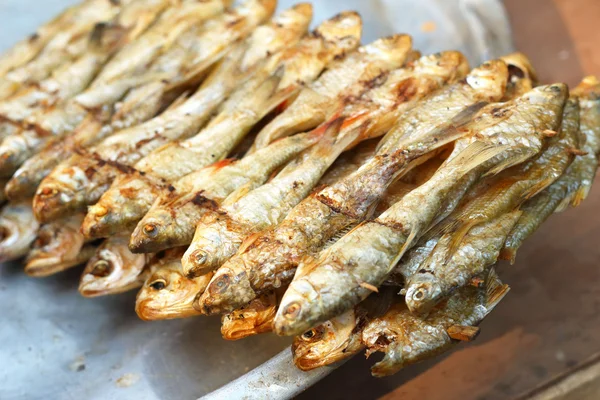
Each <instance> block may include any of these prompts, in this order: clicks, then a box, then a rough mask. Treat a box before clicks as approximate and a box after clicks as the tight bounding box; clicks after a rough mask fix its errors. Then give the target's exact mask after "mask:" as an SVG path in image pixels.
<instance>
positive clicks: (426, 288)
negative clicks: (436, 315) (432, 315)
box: [405, 273, 442, 315]
mask: <svg viewBox="0 0 600 400" xmlns="http://www.w3.org/2000/svg"><path fill="white" fill-rule="evenodd" d="M441 296H442V288H441V286H440V284H439V283H438V279H437V278H436V277H435V276H434V275H433V274H431V273H417V274H416V276H415V277H413V278H411V280H410V282H409V283H408V285H407V289H406V296H405V301H406V305H407V306H408V308H409V310H410V311H411V312H412V313H415V314H419V315H424V314H427V313H428V312H429V311H431V309H432V308H433V307H434V306H435V305H436V304H437V303H438V302H439V300H440V299H441Z"/></svg>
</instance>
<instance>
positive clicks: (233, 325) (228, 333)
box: [195, 278, 278, 340]
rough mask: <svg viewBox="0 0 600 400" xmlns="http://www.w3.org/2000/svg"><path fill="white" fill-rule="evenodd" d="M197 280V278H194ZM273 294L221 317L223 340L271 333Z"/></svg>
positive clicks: (273, 308) (274, 296)
mask: <svg viewBox="0 0 600 400" xmlns="http://www.w3.org/2000/svg"><path fill="white" fill-rule="evenodd" d="M195 279H199V278H195ZM277 304H278V302H277V294H276V293H275V292H272V293H269V294H265V295H263V296H260V297H257V298H256V299H254V300H252V301H251V302H250V303H248V304H246V305H245V306H242V307H240V308H238V309H236V310H234V311H232V312H230V313H228V314H224V315H223V316H222V317H221V335H222V336H223V339H225V340H239V339H243V338H246V337H248V336H252V335H258V334H261V333H266V332H271V330H272V327H271V325H272V323H273V318H275V311H276V310H277Z"/></svg>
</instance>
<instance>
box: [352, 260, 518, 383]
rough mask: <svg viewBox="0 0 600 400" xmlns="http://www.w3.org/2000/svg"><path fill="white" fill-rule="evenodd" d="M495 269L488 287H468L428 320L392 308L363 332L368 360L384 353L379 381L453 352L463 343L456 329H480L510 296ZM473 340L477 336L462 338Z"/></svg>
mask: <svg viewBox="0 0 600 400" xmlns="http://www.w3.org/2000/svg"><path fill="white" fill-rule="evenodd" d="M508 290H509V287H508V285H503V284H502V282H500V280H499V279H498V277H497V275H496V274H495V272H493V269H492V270H491V272H490V273H489V274H488V276H487V277H486V281H485V285H484V287H474V286H466V287H464V288H461V289H459V290H458V291H457V292H456V293H455V294H454V295H453V296H452V297H450V298H449V299H448V300H447V301H446V302H444V303H442V304H440V305H439V306H438V307H436V308H434V309H433V310H432V312H431V313H430V314H429V315H428V316H427V317H426V318H421V317H418V316H415V315H413V314H411V313H410V311H409V310H408V309H407V308H406V306H405V305H403V304H398V305H395V306H393V307H392V309H391V310H390V311H388V312H387V313H386V314H385V315H384V316H383V317H381V318H376V319H374V320H372V321H370V322H369V323H368V324H367V326H366V327H365V328H364V330H363V332H362V341H363V343H364V344H365V345H366V347H367V356H369V355H371V354H373V353H375V352H383V353H385V356H384V358H383V360H381V361H380V362H378V363H376V364H375V365H374V366H373V367H372V368H371V373H372V374H373V376H375V377H383V376H388V375H392V374H394V373H396V372H398V371H399V370H401V369H402V368H404V367H406V366H408V365H411V364H414V363H417V362H419V361H423V360H426V359H428V358H431V357H433V356H436V355H438V354H441V353H443V352H445V351H447V350H448V349H450V348H451V347H452V346H453V345H454V344H456V343H458V342H459V340H456V339H454V338H453V337H460V336H455V335H453V334H452V332H453V330H456V328H459V329H460V328H463V331H468V332H473V333H474V334H475V335H476V333H477V332H478V329H469V330H467V329H465V328H467V327H475V326H476V325H478V324H479V323H480V322H481V321H482V320H483V319H484V318H485V317H486V316H487V315H488V314H489V313H490V312H491V311H492V310H493V309H494V307H495V306H496V305H497V304H498V303H499V302H500V300H502V298H503V297H504V296H505V295H506V293H507V292H508ZM461 339H463V340H473V339H474V335H466V336H465V337H461Z"/></svg>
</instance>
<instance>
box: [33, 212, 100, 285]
mask: <svg viewBox="0 0 600 400" xmlns="http://www.w3.org/2000/svg"><path fill="white" fill-rule="evenodd" d="M81 221H83V214H82V213H79V214H75V215H73V216H71V217H68V218H65V219H62V220H58V221H55V222H52V223H49V224H44V225H42V226H40V228H39V230H38V232H37V237H36V239H35V241H34V242H33V244H32V249H31V251H30V252H29V254H28V255H27V259H26V261H25V273H26V274H27V275H29V276H35V277H44V276H49V275H52V274H55V273H57V272H61V271H64V270H66V269H68V268H71V267H74V266H76V265H79V264H81V263H84V262H86V261H87V260H88V259H89V258H90V257H92V255H93V254H94V252H95V246H93V245H91V244H86V243H85V239H84V237H83V235H82V234H81V232H79V227H80V226H81Z"/></svg>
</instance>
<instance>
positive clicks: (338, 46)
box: [130, 12, 362, 252]
mask: <svg viewBox="0 0 600 400" xmlns="http://www.w3.org/2000/svg"><path fill="white" fill-rule="evenodd" d="M361 27H362V23H361V20H360V17H359V16H358V15H357V14H356V13H354V12H347V13H342V14H339V15H337V16H335V17H333V18H332V19H330V20H327V21H325V22H323V23H322V24H321V25H320V26H319V27H318V28H317V31H316V33H314V34H311V35H309V36H307V37H306V38H304V39H303V40H301V41H300V42H299V43H298V45H296V46H295V47H294V48H292V49H289V50H287V51H285V52H283V53H281V54H279V55H276V56H275V57H274V58H273V59H271V60H269V61H268V64H271V65H270V66H269V67H268V68H267V69H266V70H267V71H268V70H271V71H275V74H274V75H271V76H269V77H267V78H266V79H265V80H254V81H250V82H248V83H247V84H246V85H245V88H244V89H242V90H245V91H246V90H247V91H248V92H247V93H252V95H251V96H248V97H246V98H244V99H241V100H240V101H239V102H237V101H236V102H235V103H234V105H233V106H232V107H231V108H230V107H229V106H228V104H227V103H226V104H225V105H224V110H223V111H222V113H221V114H220V115H219V116H217V117H215V118H214V119H213V120H212V121H211V123H210V124H209V125H208V126H207V127H206V128H205V129H204V130H202V131H201V132H200V133H199V134H198V135H197V136H195V137H194V138H192V139H190V140H188V141H187V142H186V143H187V144H188V145H189V146H188V147H187V150H191V149H192V148H194V147H195V146H199V145H201V146H202V147H197V148H196V151H197V150H200V149H202V152H201V153H198V155H197V156H196V159H197V160H198V161H200V163H199V164H198V167H202V166H203V165H208V164H211V163H212V161H215V160H219V159H223V158H224V157H225V156H226V155H227V154H228V153H229V152H230V151H231V150H232V149H233V148H234V147H235V146H236V145H237V144H238V143H239V141H240V140H241V139H243V137H244V135H246V134H247V133H248V132H249V130H250V128H251V127H252V126H253V125H254V124H256V123H257V122H258V121H259V120H260V119H261V118H262V117H264V116H265V115H266V113H267V112H268V111H269V110H272V109H273V108H274V107H276V106H277V105H278V104H280V103H281V102H282V101H284V100H285V99H287V98H289V96H291V95H292V94H293V93H295V92H297V91H298V90H299V89H300V86H301V85H302V84H303V82H310V81H312V80H313V79H315V78H316V77H317V75H318V74H319V73H320V71H322V69H323V68H324V67H325V65H327V63H329V62H330V61H331V60H332V59H333V58H334V57H335V56H336V55H339V54H343V53H345V52H346V51H350V50H352V49H354V48H356V47H357V46H358V41H359V39H358V37H359V35H360V32H361ZM238 93H239V92H238ZM235 96H236V94H234V95H233V96H232V98H231V99H234V98H235ZM231 99H230V100H231ZM178 145H180V144H178ZM167 148H171V149H173V146H168V147H165V148H163V150H166V149H167ZM206 149H210V151H206ZM213 156H214V157H213ZM147 217H148V215H147V216H146V217H145V219H144V220H142V221H140V223H139V224H138V226H137V227H136V229H135V230H134V232H133V234H132V236H131V242H130V248H131V249H132V250H133V251H142V252H143V251H146V252H147V251H156V250H158V249H164V248H168V247H169V246H172V245H186V244H189V243H190V242H191V240H192V237H193V227H191V226H189V222H188V221H187V220H184V221H182V222H183V223H184V226H180V227H178V228H177V229H176V233H175V235H174V236H173V237H169V236H167V237H164V236H163V235H160V236H159V235H157V234H156V233H157V232H156V230H153V231H150V232H145V231H144V229H145V227H146V226H147V222H145V220H147ZM194 222H197V221H194ZM159 223H160V222H159V221H157V222H153V224H154V225H157V224H159ZM190 228H191V229H190ZM188 230H189V232H188ZM162 233H166V231H163V232H162Z"/></svg>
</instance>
